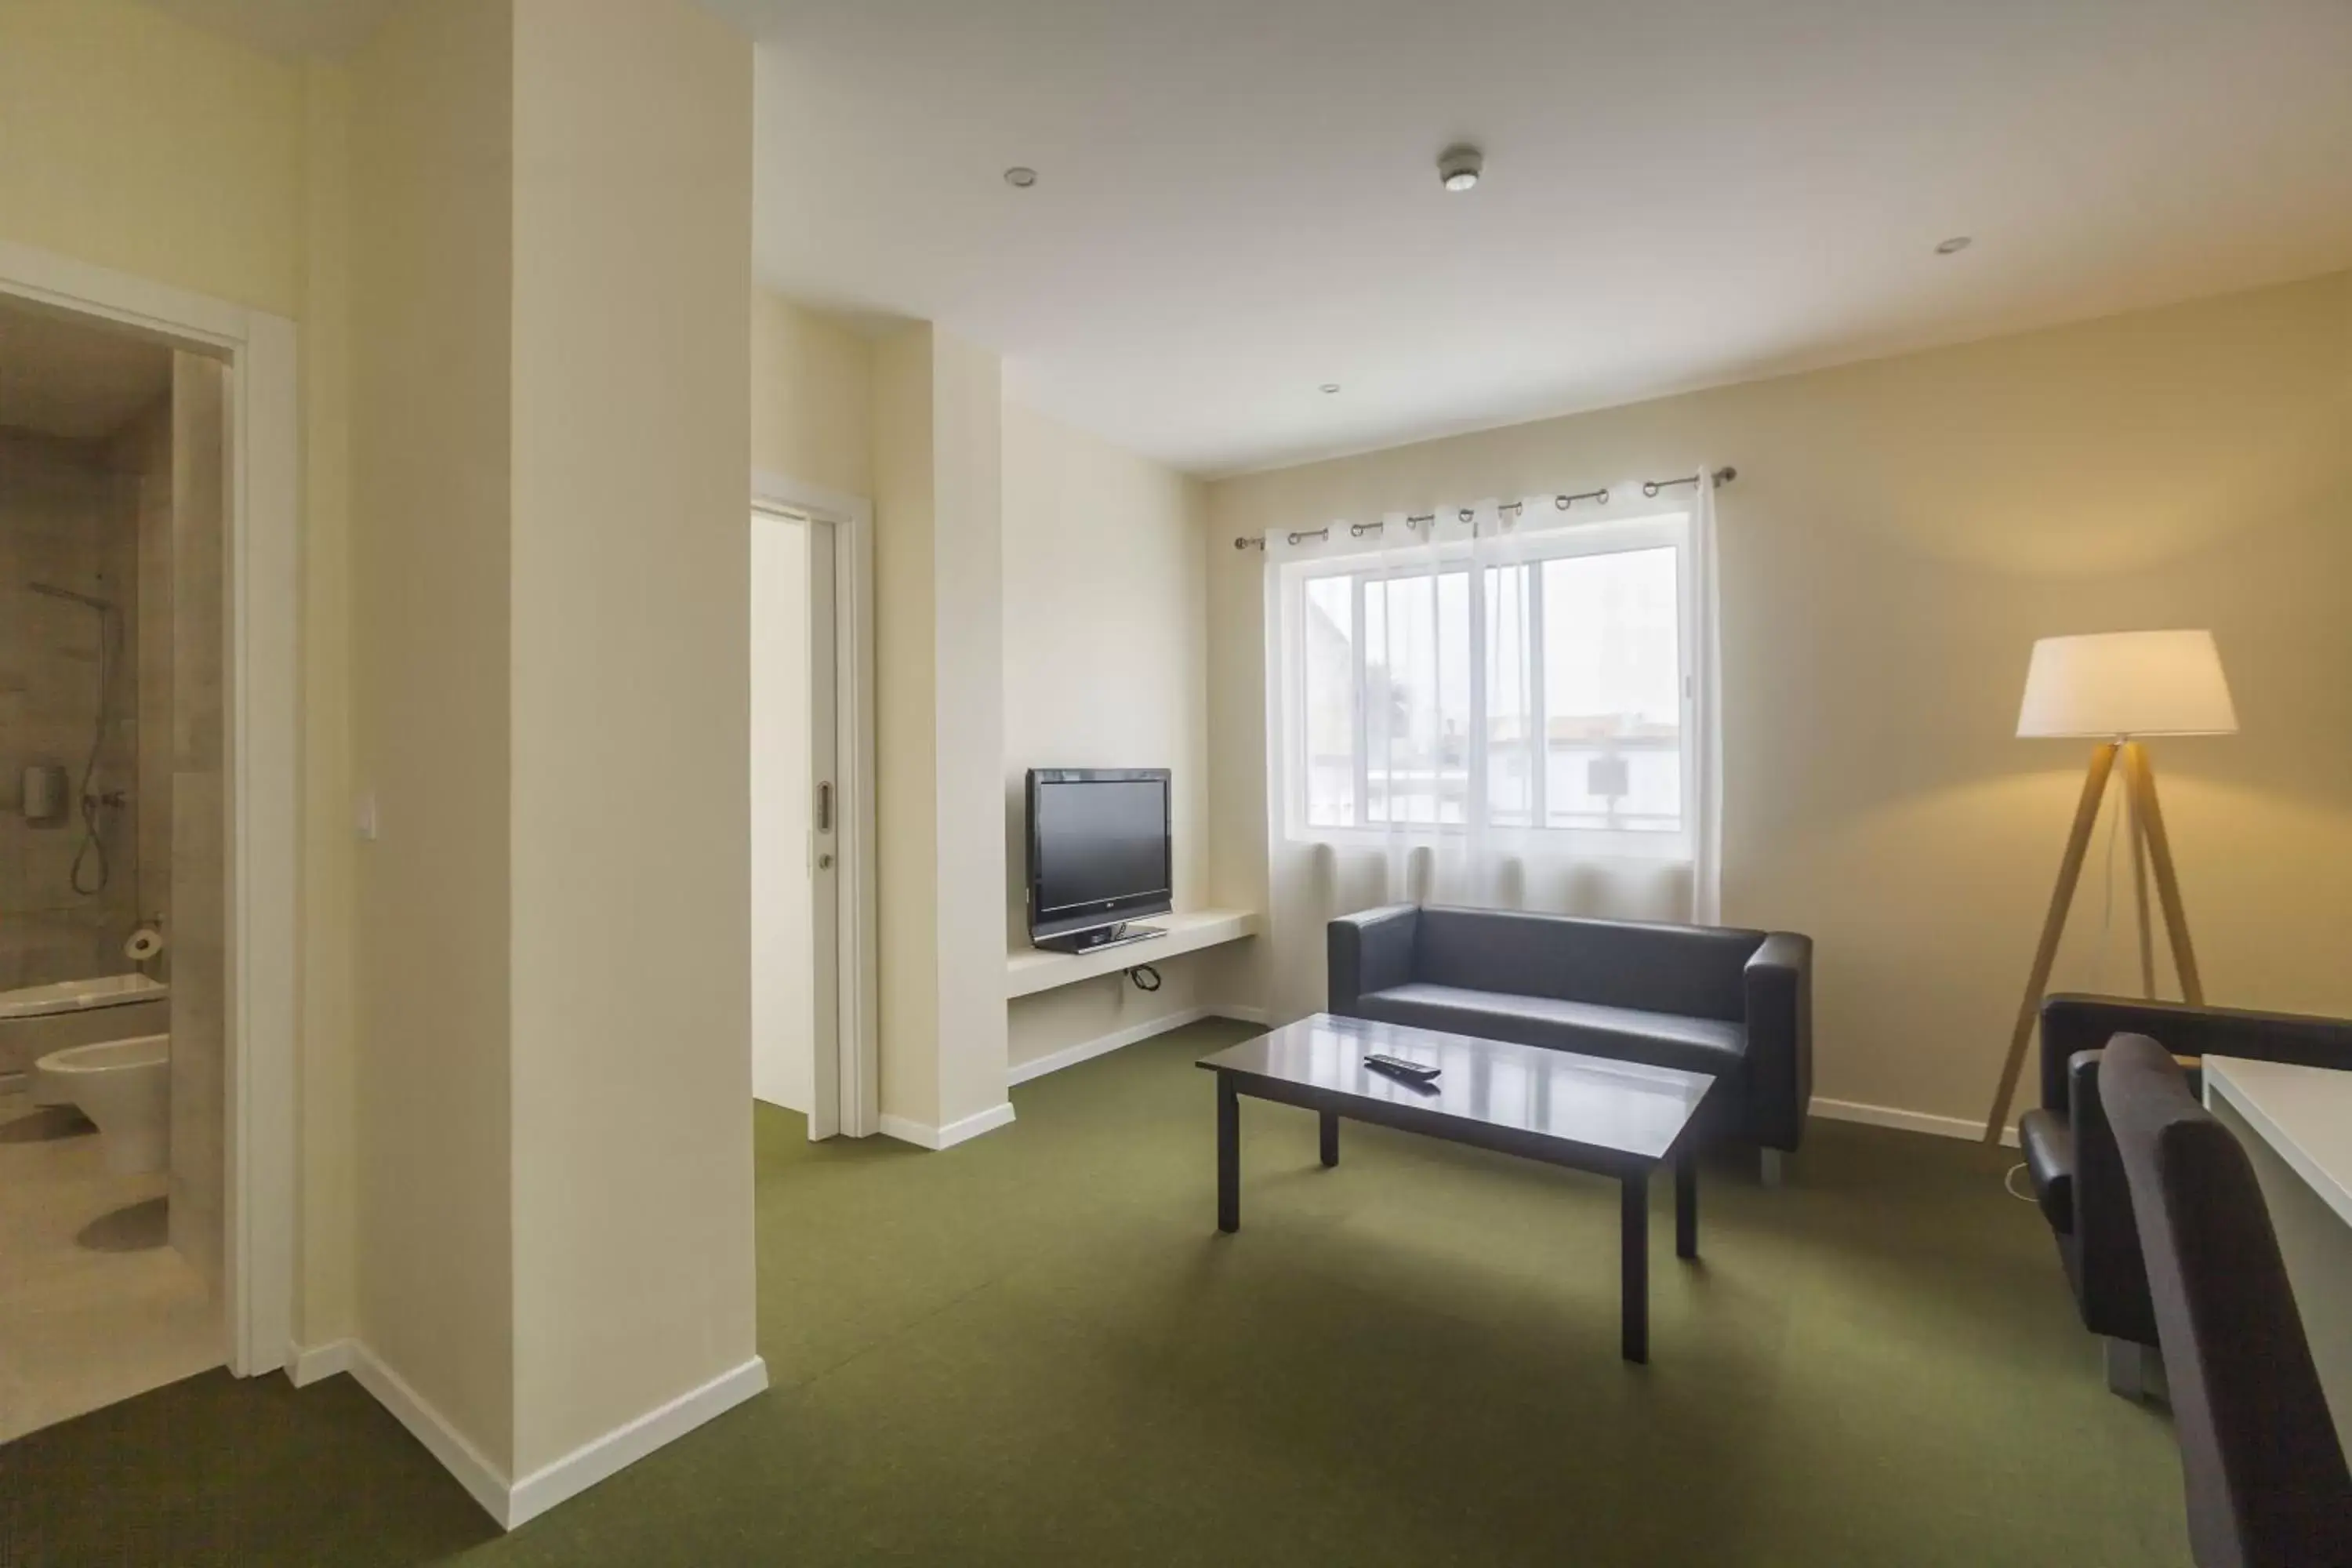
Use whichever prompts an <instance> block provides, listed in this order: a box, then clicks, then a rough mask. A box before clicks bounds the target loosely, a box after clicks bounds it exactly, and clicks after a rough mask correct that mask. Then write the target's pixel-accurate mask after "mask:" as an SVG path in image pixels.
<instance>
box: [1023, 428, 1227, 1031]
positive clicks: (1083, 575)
mask: <svg viewBox="0 0 2352 1568" xmlns="http://www.w3.org/2000/svg"><path fill="white" fill-rule="evenodd" d="M1206 511H1207V506H1206V497H1205V493H1204V491H1203V489H1202V485H1201V484H1200V482H1199V481H1198V480H1196V479H1189V478H1187V477H1185V476H1183V475H1181V474H1179V473H1176V472H1175V471H1173V470H1172V469H1170V468H1164V467H1162V466H1161V465H1160V464H1158V463H1154V462H1151V461H1149V460H1148V459H1145V458H1139V457H1136V456H1134V455H1133V454H1131V453H1129V452H1126V451H1123V450H1121V449H1120V448H1118V447H1114V446H1111V445H1110V444H1109V443H1108V442H1105V441H1102V440H1099V439H1097V438H1096V437H1092V436H1089V435H1087V434H1085V433H1084V432H1082V431H1078V430H1074V429H1072V428H1070V427H1069V426H1066V425H1063V424H1060V423H1058V422H1057V421H1055V420H1052V419H1049V418H1047V417H1045V416H1044V415H1041V414H1037V413H1034V412H1032V411H1031V410H1029V409H1026V408H1023V407H1021V406H1020V405H1017V404H1007V405H1005V409H1004V799H1003V817H1004V821H1003V831H1004V843H1005V870H1006V877H1005V895H1004V926H1005V940H1006V944H1007V945H1008V946H1009V947H1026V946H1027V945H1028V928H1027V923H1026V915H1025V910H1024V901H1023V889H1024V881H1025V877H1026V865H1025V862H1026V847H1025V843H1024V837H1025V835H1024V810H1025V803H1024V792H1023V786H1024V776H1025V774H1026V773H1027V770H1029V769H1030V768H1033V767H1138V768H1148V767H1162V768H1167V769H1169V770H1171V773H1173V775H1174V780H1173V783H1174V789H1173V793H1172V795H1171V800H1170V805H1171V817H1172V826H1173V831H1174V835H1175V900H1174V901H1175V904H1176V907H1177V908H1178V909H1180V910H1183V909H1194V908H1199V907H1202V905H1203V904H1204V902H1205V895H1206V890H1207V883H1208V863H1209V842H1208V840H1209V823H1208V810H1207V805H1208V789H1209V769H1208V662H1207V637H1208V598H1207V570H1206V564H1205V558H1204V554H1203V552H1202V538H1203V535H1204V530H1205V526H1206ZM1139 961H1144V962H1148V961H1149V954H1148V952H1146V951H1144V950H1139ZM1159 967H1160V973H1161V976H1162V980H1163V985H1162V988H1161V989H1160V991H1158V992H1156V993H1145V992H1142V991H1139V990H1137V989H1136V988H1135V987H1134V986H1132V985H1130V984H1128V982H1127V980H1126V979H1125V977H1124V976H1121V975H1107V976H1104V977H1103V978H1100V979H1097V980H1091V981H1087V982H1086V983H1085V984H1079V985H1073V986H1067V987H1064V988H1063V989H1061V990H1058V991H1052V992H1045V993H1041V994H1038V995H1035V996H1029V997H1023V998H1020V999H1019V1000H1016V1001H1014V1002H1013V1003H1012V1004H1011V1005H1010V1016H1009V1021H1008V1031H1009V1044H1008V1050H1009V1055H1010V1059H1011V1061H1012V1062H1013V1064H1015V1065H1018V1064H1020V1063H1023V1062H1027V1061H1033V1060H1034V1059H1036V1058H1040V1057H1045V1056H1050V1055H1052V1054H1053V1053H1055V1052H1056V1051H1059V1050H1063V1049H1065V1048H1066V1047H1071V1046H1075V1045H1078V1044H1081V1043H1083V1042H1085V1041H1088V1040H1093V1039H1097V1038H1099V1037H1103V1036H1105V1035H1109V1034H1112V1033H1115V1032H1118V1031H1121V1030H1127V1029H1133V1028H1138V1027H1143V1026H1149V1025H1150V1023H1151V1022H1152V1021H1153V1020H1155V1019H1160V1018H1167V1017H1172V1016H1177V1015H1180V1014H1181V1013H1184V1012H1186V1011H1187V1010H1189V1009H1192V1008H1193V1007H1195V1006H1197V1005H1202V1001H1203V999H1204V998H1203V994H1202V992H1201V990H1200V988H1199V986H1198V984H1197V978H1196V973H1197V971H1198V970H1199V969H1200V968H1201V967H1202V961H1201V960H1200V959H1198V958H1194V957H1191V956H1186V957H1179V958H1174V959H1171V960H1169V961H1168V962H1166V963H1163V964H1160V966H1159Z"/></svg>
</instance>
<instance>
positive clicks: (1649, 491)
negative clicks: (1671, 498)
mask: <svg viewBox="0 0 2352 1568" xmlns="http://www.w3.org/2000/svg"><path fill="white" fill-rule="evenodd" d="M1642 493H1643V495H1645V496H1652V497H1654V496H1655V495H1656V494H1657V493H1658V481H1657V480H1655V479H1643V481H1642Z"/></svg>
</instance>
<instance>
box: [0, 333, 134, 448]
mask: <svg viewBox="0 0 2352 1568" xmlns="http://www.w3.org/2000/svg"><path fill="white" fill-rule="evenodd" d="M171 385H172V351H171V350H170V349H167V348H165V347H163V345H162V344H160V343H154V342H147V341H146V340H144V339H142V338H134V337H129V336H125V335H124V334H122V333H120V332H112V331H106V330H105V329H103V328H99V327H89V326H83V325H81V324H79V323H78V322H75V321H68V320H65V319H63V318H61V317H58V316H52V315H46V314H42V313H40V312H38V311H36V310H25V309H20V308H18V307H16V306H13V305H0V429H11V430H33V431H37V432H38V433H40V434H41V435H44V436H62V437H67V438H68V439H70V440H76V441H89V440H95V439H97V438H98V437H101V436H111V435H113V434H114V433H115V432H116V431H117V430H120V429H121V428H122V426H125V425H127V424H129V423H130V422H131V416H133V415H135V414H138V413H140V412H141V411H142V410H143V409H145V408H146V406H147V405H149V404H150V403H152V402H153V401H154V400H155V399H156V398H158V397H161V396H163V394H164V393H166V392H168V391H169V390H170V389H171Z"/></svg>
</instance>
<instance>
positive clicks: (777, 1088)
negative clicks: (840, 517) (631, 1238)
mask: <svg viewBox="0 0 2352 1568" xmlns="http://www.w3.org/2000/svg"><path fill="white" fill-rule="evenodd" d="M808 546H809V541H808V529H807V528H806V527H805V526H804V525H803V524H801V523H799V522H795V521H792V520H791V519H789V518H781V517H772V516H769V515H766V514H763V513H754V514H753V515H752V518H751V1092H752V1094H754V1095H755V1096H757V1097H758V1098H760V1099H761V1100H766V1101H768V1103H770V1104H771V1105H781V1106H783V1107H785V1108H786V1109H788V1110H797V1111H799V1112H801V1113H802V1114H803V1115H806V1114H807V1113H808V1111H809V1109H810V1106H811V1105H812V1103H813V1102H814V1099H815V1094H816V1058H815V1055H814V1050H815V1027H816V1018H815V1012H814V1002H815V995H816V966H815V963H814V948H813V943H814V939H815V931H814V919H813V908H812V905H811V902H810V896H811V892H812V889H811V886H810V875H809V862H808V846H809V823H810V820H811V818H810V812H809V777H810V773H809V769H810V763H811V746H810V734H809V723H810V719H809V575H808V568H809V547H808Z"/></svg>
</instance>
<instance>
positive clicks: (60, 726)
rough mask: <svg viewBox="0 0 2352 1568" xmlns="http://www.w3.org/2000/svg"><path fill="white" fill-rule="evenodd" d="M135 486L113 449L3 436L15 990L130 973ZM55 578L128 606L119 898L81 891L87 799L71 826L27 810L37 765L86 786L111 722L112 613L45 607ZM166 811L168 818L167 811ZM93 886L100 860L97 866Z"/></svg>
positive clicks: (0, 707) (1, 872)
mask: <svg viewBox="0 0 2352 1568" xmlns="http://www.w3.org/2000/svg"><path fill="white" fill-rule="evenodd" d="M132 503H133V487H132V486H131V484H130V483H128V482H127V481H126V480H125V479H124V478H123V476H121V474H120V473H119V472H118V471H117V470H116V468H115V466H114V464H113V463H112V462H111V461H110V453H109V449H108V447H107V444H106V443H103V442H97V441H67V440H60V439H57V438H54V437H46V436H37V435H33V434H31V433H29V432H25V431H18V430H5V429H0V990H5V989H12V988H14V987H16V986H20V985H38V984H47V982H50V981H55V980H72V979H80V978H84V977H87V976H89V975H97V974H116V973H121V972H123V971H124V970H125V969H127V968H128V967H129V965H128V963H126V962H125V961H124V959H123V957H122V943H123V942H124V940H125V939H126V938H128V937H129V935H130V934H131V931H132V929H133V928H134V927H135V925H136V924H137V912H138V907H139V882H140V865H139V842H138V839H139V832H138V828H139V818H140V812H139V803H140V793H139V791H138V789H137V787H136V785H137V780H136V778H135V773H136V771H137V763H136V754H137V747H138V730H139V710H140V690H139V669H138V661H137V659H136V658H135V657H133V656H132V650H131V641H132V637H131V630H130V628H131V627H132V626H134V625H135V624H136V623H137V620H138V596H139V575H140V574H139V569H138V547H139V542H138V531H137V529H136V527H135V526H134V525H133V521H132V517H131V507H132ZM37 582H38V583H49V584H55V585H57V586H58V587H63V588H70V589H73V590H75V591H76V592H78V593H83V594H89V595H95V596H98V597H101V598H105V599H110V600H112V601H113V602H114V603H115V604H116V605H118V606H120V608H121V618H120V620H119V622H118V632H119V636H120V639H121V641H120V646H119V647H117V648H116V649H115V650H114V651H115V655H116V667H115V672H114V679H113V683H112V685H113V692H112V697H111V700H110V702H109V704H108V706H109V710H110V723H109V725H108V733H107V735H106V741H105V745H104V747H103V748H102V750H101V752H100V760H99V765H98V769H97V772H96V773H95V775H94V776H93V778H92V780H91V784H90V788H91V790H92V792H93V793H97V794H100V795H104V794H110V793H113V792H116V791H121V792H123V794H124V795H125V796H126V800H127V804H126V805H123V806H122V807H121V808H110V809H109V810H108V811H107V812H106V813H105V814H104V816H103V817H102V822H103V825H104V828H105V834H104V838H105V843H106V846H107V852H108V857H109V859H110V862H111V866H110V875H109V878H108V880H107V885H106V888H105V889H104V890H103V891H102V892H100V893H99V894H96V895H94V896H87V895H83V894H79V893H77V892H75V891H74V890H73V887H72V882H71V877H72V870H73V861H74V856H75V852H76V850H77V849H78V848H79V846H80V843H81V837H82V831H81V820H80V815H79V810H78V809H73V807H74V806H75V805H76V804H77V803H74V802H72V801H71V800H70V799H69V802H68V805H69V809H68V816H67V820H66V821H65V822H64V823H63V824H60V825H58V826H32V825H31V824H29V823H27V821H26V817H25V812H24V805H25V801H24V777H25V769H26V767H27V766H28V765H31V764H35V763H52V764H56V765H58V766H61V767H63V768H64V769H65V770H66V771H67V773H68V785H67V792H68V796H69V797H70V796H72V795H73V794H74V792H75V791H77V790H79V787H80V784H81V773H82V767H83V764H84V763H85V762H86V761H87V760H88V757H89V746H90V739H91V728H92V725H93V723H94V722H95V721H96V718H97V713H98V700H99V690H98V684H99V681H98V678H99V640H100V635H101V630H100V626H101V623H100V618H99V616H97V615H96V614H95V613H93V612H92V611H90V610H89V609H86V608H84V607H83V606H82V605H77V604H71V603H68V602H64V601H61V600H57V599H50V598H45V597H42V596H40V595H36V594H34V593H32V592H31V591H30V589H29V586H28V585H29V584H33V583H37ZM158 815H160V813H159V814H158ZM82 869H83V878H84V881H85V884H86V885H87V884H88V883H89V882H91V881H94V880H95V873H96V865H95V862H94V861H93V860H91V859H89V858H85V859H84V861H83V868H82Z"/></svg>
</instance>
